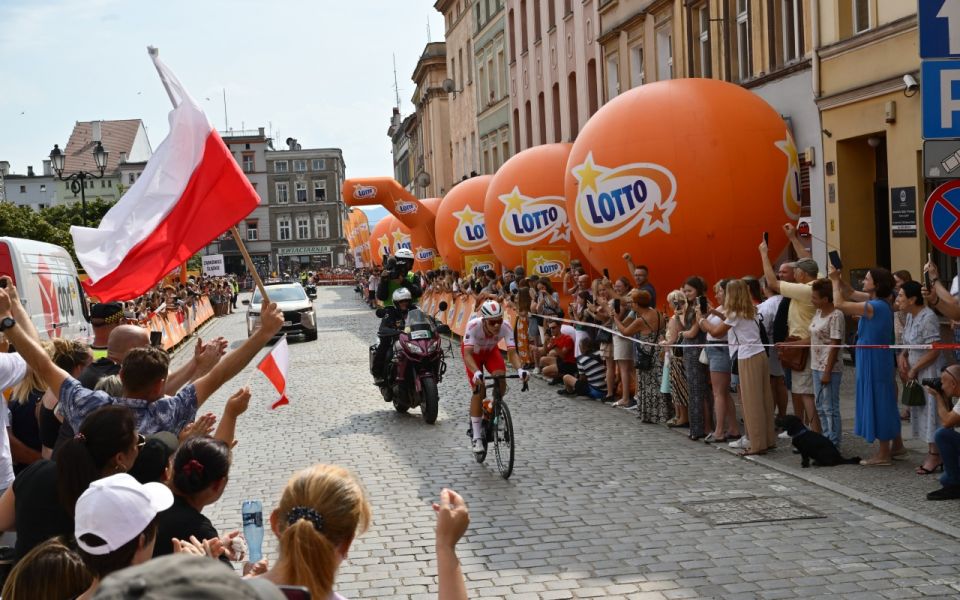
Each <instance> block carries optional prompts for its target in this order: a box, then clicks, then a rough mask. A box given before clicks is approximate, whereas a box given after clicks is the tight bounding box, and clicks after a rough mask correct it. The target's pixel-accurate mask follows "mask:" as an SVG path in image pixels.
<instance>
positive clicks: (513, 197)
mask: <svg viewBox="0 0 960 600" xmlns="http://www.w3.org/2000/svg"><path fill="white" fill-rule="evenodd" d="M523 200H524V199H523V196H521V195H520V188H519V187H516V186H514V188H513V191H512V192H510V193H509V194H505V195H503V196H500V201H501V202H503V203H504V204H506V205H507V212H514V211H515V212H520V211H521V210H522V209H523Z"/></svg>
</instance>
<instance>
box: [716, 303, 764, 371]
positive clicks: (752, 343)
mask: <svg viewBox="0 0 960 600" xmlns="http://www.w3.org/2000/svg"><path fill="white" fill-rule="evenodd" d="M724 323H726V324H727V325H729V326H730V331H728V332H727V341H728V342H729V343H730V358H733V353H734V352H736V353H737V358H739V359H741V360H743V359H746V358H750V357H751V356H756V355H757V354H760V353H761V352H763V342H762V341H761V340H760V324H759V323H757V322H756V321H755V320H753V319H743V318H740V317H739V316H737V315H736V314H732V315H728V316H727V320H726V321H724Z"/></svg>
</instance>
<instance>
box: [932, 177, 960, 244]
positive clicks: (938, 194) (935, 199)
mask: <svg viewBox="0 0 960 600" xmlns="http://www.w3.org/2000/svg"><path fill="white" fill-rule="evenodd" d="M923 227H924V229H925V230H926V233H927V238H928V239H929V240H930V243H931V244H933V245H934V246H935V247H936V248H937V249H938V250H940V251H941V252H943V253H945V254H948V255H950V256H960V179H954V180H952V181H948V182H947V183H945V184H943V185H941V186H940V187H938V188H937V189H935V190H933V193H932V194H930V197H929V198H927V204H926V205H925V206H924V207H923Z"/></svg>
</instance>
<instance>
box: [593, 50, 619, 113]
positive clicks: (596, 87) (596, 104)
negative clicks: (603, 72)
mask: <svg viewBox="0 0 960 600" xmlns="http://www.w3.org/2000/svg"><path fill="white" fill-rule="evenodd" d="M618 77H619V74H618ZM600 85H601V84H600V83H598V82H597V59H595V58H591V59H590V60H588V61H587V102H588V104H587V110H589V111H590V115H591V116H593V114H594V113H595V112H597V109H599V108H600V94H601V93H602V90H601V89H600ZM617 87H618V88H619V84H618V85H617Z"/></svg>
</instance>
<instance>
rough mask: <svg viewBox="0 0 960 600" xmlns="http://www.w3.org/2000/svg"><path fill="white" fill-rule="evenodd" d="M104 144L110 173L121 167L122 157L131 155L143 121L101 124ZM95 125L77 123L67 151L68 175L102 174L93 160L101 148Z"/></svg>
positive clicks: (65, 169)
mask: <svg viewBox="0 0 960 600" xmlns="http://www.w3.org/2000/svg"><path fill="white" fill-rule="evenodd" d="M100 123H101V125H100V141H101V142H102V143H103V149H104V150H106V151H107V152H109V154H108V155H107V169H106V172H107V173H112V172H114V171H116V169H117V166H118V165H119V164H120V153H121V152H126V153H127V154H128V155H129V154H130V149H131V148H132V147H133V141H134V140H135V139H136V137H137V131H139V129H140V123H141V121H140V119H125V120H122V121H101V122H100ZM92 124H93V122H92V121H77V124H76V125H74V127H73V133H71V134H70V141H68V142H67V147H66V148H65V149H64V151H63V153H64V163H63V172H64V173H76V172H77V171H89V172H92V173H96V172H99V170H98V169H97V164H96V163H95V162H94V160H93V148H94V147H95V146H96V145H97V144H96V142H94V141H93V140H92V139H91V138H92V134H93V126H92Z"/></svg>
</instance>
